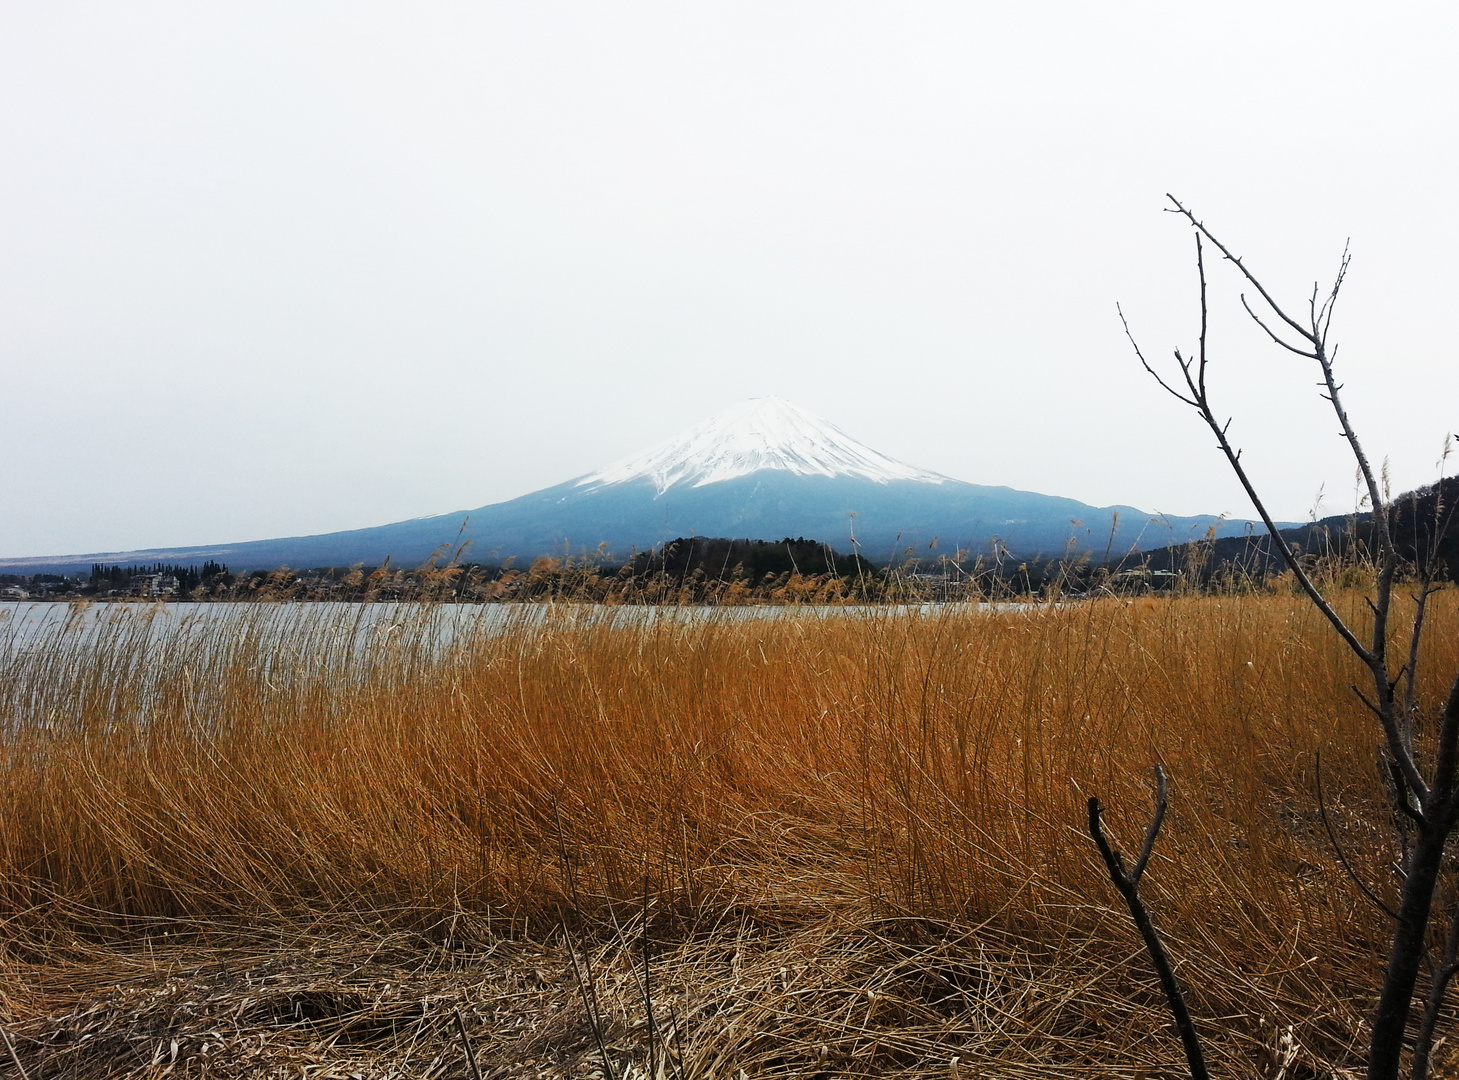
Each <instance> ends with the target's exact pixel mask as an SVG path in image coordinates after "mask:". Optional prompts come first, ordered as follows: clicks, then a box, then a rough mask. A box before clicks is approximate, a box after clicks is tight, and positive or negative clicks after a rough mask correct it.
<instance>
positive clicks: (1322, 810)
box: [1317, 750, 1398, 922]
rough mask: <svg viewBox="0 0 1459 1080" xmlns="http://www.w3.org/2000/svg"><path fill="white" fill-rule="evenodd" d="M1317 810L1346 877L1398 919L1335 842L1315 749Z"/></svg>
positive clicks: (1381, 907)
mask: <svg viewBox="0 0 1459 1080" xmlns="http://www.w3.org/2000/svg"><path fill="white" fill-rule="evenodd" d="M1317 812H1318V813H1319V814H1321V815H1322V827H1323V828H1324V829H1326V830H1327V838H1328V839H1329V840H1331V841H1332V850H1333V851H1334V852H1335V853H1336V854H1337V861H1338V862H1340V863H1342V868H1343V869H1344V870H1346V871H1347V872H1348V877H1350V878H1352V879H1353V884H1354V885H1356V886H1357V887H1358V888H1359V889H1361V890H1362V892H1363V895H1364V896H1366V897H1367V898H1368V899H1369V900H1371V901H1372V902H1373V905H1374V906H1375V907H1377V908H1379V909H1381V910H1382V912H1383V914H1385V915H1387V916H1388V917H1389V918H1390V919H1392V920H1393V921H1394V922H1397V921H1398V912H1396V911H1394V910H1393V909H1392V908H1391V907H1389V906H1388V905H1387V904H1385V903H1384V902H1383V901H1382V900H1380V899H1378V897H1377V896H1375V895H1374V894H1373V890H1371V889H1369V888H1368V886H1366V885H1364V884H1363V879H1362V878H1360V877H1358V872H1357V871H1356V870H1354V869H1353V867H1352V864H1351V863H1349V862H1348V857H1347V856H1346V855H1344V854H1343V850H1342V845H1341V844H1339V843H1338V842H1337V833H1335V832H1333V830H1332V822H1330V821H1329V820H1328V819H1327V803H1326V802H1325V801H1324V800H1323V798H1322V751H1321V750H1319V751H1317Z"/></svg>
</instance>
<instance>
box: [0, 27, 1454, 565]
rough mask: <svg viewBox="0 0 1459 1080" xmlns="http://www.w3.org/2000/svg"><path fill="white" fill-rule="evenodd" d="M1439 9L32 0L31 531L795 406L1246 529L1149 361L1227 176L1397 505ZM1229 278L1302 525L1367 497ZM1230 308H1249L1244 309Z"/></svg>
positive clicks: (1450, 265)
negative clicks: (1315, 289)
mask: <svg viewBox="0 0 1459 1080" xmlns="http://www.w3.org/2000/svg"><path fill="white" fill-rule="evenodd" d="M1456 46H1459V9H1456V8H1455V7H1454V6H1453V5H1449V4H1437V3H1435V4H1409V5H1403V6H1389V5H1376V4H1371V3H1365V4H1355V3H1323V4H1316V3H1307V4H1273V3H1249V4H1244V3H1223V4H1215V3H1206V4H1200V5H1193V4H1186V5H1173V4H1168V3H1158V4H1157V3H1142V4H1137V3H1126V4H1120V5H1095V4H1088V3H1043V4H1038V5H1022V4H1006V3H1004V4H996V5H995V4H970V3H955V4H946V5H936V4H897V5H885V4H850V3H844V2H837V3H827V4H795V3H784V2H780V0H777V2H775V3H765V4H750V3H736V4H732V5H731V4H720V5H710V4H682V3H676V4H668V3H665V4H662V5H647V4H589V3H579V4H570V5H558V4H551V3H544V2H538V0H534V2H532V3H529V4H513V5H504V4H503V5H482V4H477V3H471V4H461V5H447V4H403V3H402V4H396V5H382V4H364V3H355V2H351V3H337V4H330V3H300V2H297V0H291V2H289V3H278V4H273V5H269V4H249V5H223V4H201V3H194V2H191V0H189V2H187V3H178V4H174V5H158V4H148V3H138V2H134V3H128V4H114V3H96V4H92V5H76V4H67V3H61V2H47V3H44V4H36V3H26V2H23V0H4V2H3V3H0V556H13V555H36V554H59V553H70V552H86V551H100V550H114V549H127V548H137V547H143V546H151V545H169V544H182V543H208V542H226V541H236V540H245V539H253V538H262V537H270V536H283V535H295V534H301V533H311V532H324V531H331V530H335V529H342V528H352V527H357V526H364V525H374V524H383V523H385V522H388V521H394V520H399V519H401V518H406V517H413V516H417V515H423V514H432V513H442V512H447V511H452V510H457V509H463V508H469V507H474V506H479V505H481V504H483V503H488V502H494V501H498V500H501V499H508V498H512V497H514V496H516V495H520V494H523V493H525V492H528V491H532V490H535V489H537V488H540V487H544V486H547V485H550V484H554V483H558V482H560V481H562V480H566V479H568V478H569V477H572V476H576V475H578V474H581V473H585V472H588V471H590V470H592V469H595V468H598V467H600V466H602V465H605V464H607V463H608V462H610V461H613V460H615V459H617V458H619V457H622V456H625V455H627V454H629V453H632V452H634V451H636V450H640V449H642V448H644V447H646V446H648V445H650V444H652V443H654V442H656V441H658V440H660V439H662V438H665V437H668V436H670V435H673V434H675V433H676V432H677V431H679V430H681V429H683V428H685V427H688V426H690V425H692V424H694V423H696V422H698V421H699V420H700V419H702V418H703V417H705V416H707V415H708V414H709V413H712V412H714V411H716V410H718V409H720V408H722V407H723V406H724V405H726V404H728V403H731V402H733V401H736V400H739V399H741V398H745V397H750V396H755V395H759V394H765V393H774V394H778V395H780V396H783V397H786V398H788V399H790V400H792V401H794V402H796V403H798V404H800V405H801V406H803V407H805V408H807V409H810V410H811V411H812V412H815V413H818V414H819V415H821V416H823V417H825V418H826V419H828V420H830V421H831V422H833V423H835V424H836V425H838V426H839V427H841V428H843V429H844V430H846V431H847V432H848V433H849V434H851V435H853V436H855V437H857V438H859V439H861V440H863V441H864V442H866V443H868V444H870V445H871V446H873V447H875V448H877V449H878V450H881V451H882V452H884V453H887V454H890V455H892V456H894V457H898V458H901V459H903V460H906V461H909V462H911V463H913V464H916V465H919V466H922V467H925V468H928V469H933V470H936V471H938V472H942V473H947V474H949V475H952V476H956V477H959V478H961V479H965V480H970V481H973V482H977V483H987V484H1008V485H1012V486H1014V487H1020V488H1025V489H1030V490H1035V491H1041V492H1046V493H1050V494H1059V495H1067V496H1071V497H1074V498H1078V499H1083V500H1085V501H1087V502H1091V503H1098V504H1102V503H1111V502H1125V503H1131V504H1134V505H1136V506H1140V507H1142V508H1144V509H1148V510H1152V511H1157V510H1163V511H1167V512H1171V513H1200V512H1208V513H1219V512H1223V511H1224V512H1229V513H1232V514H1235V515H1243V516H1244V515H1246V514H1247V513H1248V512H1249V511H1248V508H1247V506H1246V504H1245V503H1244V501H1243V498H1242V496H1241V493H1240V491H1239V489H1238V488H1237V486H1236V485H1235V483H1234V481H1233V480H1231V479H1230V478H1229V477H1228V476H1227V475H1226V473H1225V471H1224V465H1223V463H1222V461H1221V460H1220V458H1219V456H1218V454H1217V453H1216V451H1215V449H1214V446H1213V440H1212V439H1211V438H1210V436H1209V433H1206V434H1202V429H1200V428H1199V427H1198V426H1197V420H1196V418H1195V416H1194V415H1193V414H1190V413H1188V411H1186V410H1183V409H1182V408H1181V407H1180V406H1178V405H1177V404H1176V403H1175V402H1173V401H1171V400H1169V399H1167V398H1164V397H1163V396H1162V394H1161V392H1160V391H1159V390H1158V389H1157V388H1156V387H1155V386H1154V385H1153V383H1151V382H1150V380H1149V379H1148V377H1147V376H1145V375H1144V374H1143V372H1141V371H1140V369H1139V367H1138V365H1137V364H1136V362H1135V360H1134V357H1133V356H1132V354H1131V352H1130V350H1129V347H1128V345H1127V344H1126V342H1125V341H1124V339H1123V337H1122V335H1121V332H1120V327H1119V322H1118V320H1117V318H1116V316H1115V302H1116V300H1118V301H1120V302H1121V303H1122V304H1123V305H1124V308H1125V311H1126V313H1127V315H1128V316H1129V317H1130V319H1131V321H1132V325H1133V326H1134V328H1135V330H1136V332H1137V334H1138V336H1139V337H1140V339H1141V343H1142V345H1143V346H1144V347H1145V350H1146V353H1147V355H1149V356H1151V357H1168V356H1169V355H1170V349H1171V348H1172V347H1173V346H1177V345H1179V346H1183V347H1188V346H1190V345H1192V344H1193V343H1194V339H1195V328H1196V324H1195V313H1196V297H1195V290H1194V273H1193V268H1192V265H1191V250H1192V246H1191V245H1192V241H1191V239H1190V235H1189V233H1190V230H1189V229H1188V228H1185V227H1182V225H1181V223H1180V222H1179V221H1178V220H1176V219H1175V218H1174V217H1173V216H1171V215H1168V214H1163V213H1162V212H1161V206H1162V201H1163V195H1164V193H1165V192H1166V191H1173V192H1176V193H1177V194H1178V195H1180V196H1181V197H1182V198H1183V199H1184V200H1186V201H1187V202H1188V203H1190V204H1191V205H1193V206H1194V207H1195V208H1196V210H1197V211H1198V212H1199V213H1200V214H1201V215H1202V216H1203V217H1204V218H1205V220H1206V221H1207V223H1208V224H1209V225H1211V226H1212V227H1213V228H1214V229H1215V230H1216V232H1217V235H1219V236H1222V237H1223V238H1224V239H1226V241H1227V243H1228V244H1230V245H1231V246H1232V247H1233V248H1234V249H1236V250H1237V251H1238V252H1239V253H1241V254H1243V255H1244V256H1245V257H1246V258H1247V261H1248V264H1249V265H1250V266H1252V267H1253V268H1254V269H1255V270H1257V271H1258V273H1260V274H1262V275H1263V276H1264V277H1265V278H1266V279H1267V281H1268V284H1269V285H1270V287H1271V288H1272V289H1273V290H1274V291H1275V292H1276V293H1277V294H1278V295H1279V296H1281V297H1285V298H1287V299H1288V300H1289V301H1290V303H1291V306H1292V307H1293V308H1294V309H1299V310H1300V309H1301V308H1302V307H1303V305H1304V304H1305V298H1306V295H1307V293H1308V292H1309V291H1310V289H1311V286H1312V282H1313V281H1314V280H1315V279H1318V278H1321V279H1322V280H1323V281H1324V282H1327V281H1328V280H1330V278H1331V275H1332V272H1333V270H1334V269H1335V267H1336V265H1337V261H1338V258H1339V255H1340V253H1341V251H1342V247H1343V243H1344V241H1345V239H1347V238H1348V237H1351V238H1352V251H1353V259H1354V261H1353V269H1352V272H1351V275H1350V277H1349V281H1348V285H1347V287H1346V290H1345V295H1344V299H1343V302H1342V305H1341V307H1340V308H1339V312H1338V318H1337V322H1336V324H1335V329H1334V336H1335V337H1336V338H1337V339H1338V340H1339V341H1340V342H1341V343H1342V348H1341V350H1340V352H1339V354H1338V362H1339V366H1340V374H1341V375H1342V377H1343V378H1344V379H1345V380H1346V383H1347V391H1346V392H1347V394H1348V404H1349V408H1350V411H1351V413H1352V414H1353V417H1354V419H1355V421H1356V423H1357V424H1358V425H1359V428H1360V431H1361V433H1363V434H1364V435H1365V436H1366V439H1367V444H1368V449H1369V452H1370V454H1371V455H1372V456H1373V457H1374V458H1375V459H1382V458H1384V457H1385V456H1386V457H1389V458H1391V462H1392V475H1393V481H1394V485H1395V490H1396V489H1398V488H1401V487H1410V486H1413V485H1415V484H1418V483H1423V482H1426V481H1428V480H1431V479H1432V478H1433V477H1434V475H1435V462H1436V459H1437V457H1438V455H1439V451H1440V448H1441V444H1442V441H1443V437H1444V434H1445V433H1446V432H1447V431H1450V430H1454V429H1456V428H1459V415H1456V412H1459V409H1456V403H1459V362H1456V361H1459V356H1456V348H1455V344H1454V338H1453V336H1452V325H1451V324H1452V322H1453V310H1454V300H1455V297H1456V296H1459V258H1456V252H1459V200H1456V197H1455V195H1454V191H1455V184H1456V180H1455V173H1456V168H1455V166H1456V164H1459V115H1456V112H1459V93H1456V91H1459V67H1456V65H1455V63H1454V56H1455V51H1456ZM1230 269H1231V268H1230V267H1224V268H1218V270H1220V271H1224V272H1217V271H1213V274H1212V277H1213V295H1212V303H1213V307H1214V309H1215V312H1216V318H1215V321H1214V323H1213V330H1212V338H1211V347H1212V353H1213V364H1214V367H1213V371H1212V375H1211V379H1212V382H1213V385H1214V388H1215V389H1214V393H1215V396H1216V399H1217V402H1218V404H1219V405H1220V406H1221V407H1223V408H1224V409H1225V410H1226V411H1228V412H1231V413H1234V414H1235V417H1236V419H1235V422H1234V424H1233V426H1232V429H1231V430H1232V432H1233V435H1234V437H1235V438H1236V440H1237V442H1238V444H1239V445H1241V446H1243V447H1244V448H1245V458H1244V460H1246V461H1249V463H1250V465H1251V467H1252V469H1253V471H1254V472H1255V473H1256V475H1257V476H1258V477H1259V479H1260V480H1261V482H1262V484H1263V485H1264V487H1265V488H1266V490H1268V491H1269V492H1270V497H1271V503H1272V505H1273V509H1274V510H1275V511H1276V512H1277V513H1278V514H1279V515H1280V516H1284V517H1287V518H1303V517H1305V516H1306V515H1307V513H1308V511H1309V510H1310V509H1311V507H1312V506H1313V502H1314V497H1315V496H1316V493H1317V492H1318V490H1319V488H1320V487H1322V486H1323V485H1325V486H1326V498H1325V502H1324V503H1323V507H1322V509H1323V510H1324V511H1325V512H1329V513H1336V512H1341V511H1343V510H1346V509H1349V508H1350V507H1351V506H1352V501H1353V497H1352V491H1353V470H1352V465H1351V460H1350V458H1348V457H1347V456H1345V450H1344V447H1343V445H1342V444H1341V442H1340V441H1339V440H1338V439H1337V437H1336V426H1335V424H1334V422H1333V421H1332V418H1331V416H1330V414H1326V413H1324V412H1323V409H1324V408H1325V407H1326V406H1325V404H1324V403H1323V402H1322V401H1320V400H1319V399H1318V398H1317V397H1316V389H1315V387H1314V386H1313V382H1314V379H1315V377H1316V374H1315V372H1314V371H1312V370H1310V369H1308V368H1307V367H1304V366H1303V362H1302V361H1299V360H1298V359H1297V358H1295V357H1292V356H1290V355H1288V354H1284V353H1281V352H1279V351H1277V350H1276V349H1275V348H1273V347H1270V346H1265V345H1263V338H1262V337H1261V335H1260V333H1259V331H1255V330H1254V329H1252V328H1251V327H1249V326H1246V325H1243V324H1242V322H1241V321H1239V319H1244V316H1242V315H1240V308H1239V306H1238V301H1237V288H1236V285H1235V282H1234V280H1233V276H1232V274H1231V273H1230V272H1229V271H1230ZM1238 317H1239V318H1238Z"/></svg>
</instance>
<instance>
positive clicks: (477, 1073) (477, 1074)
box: [456, 1009, 481, 1080]
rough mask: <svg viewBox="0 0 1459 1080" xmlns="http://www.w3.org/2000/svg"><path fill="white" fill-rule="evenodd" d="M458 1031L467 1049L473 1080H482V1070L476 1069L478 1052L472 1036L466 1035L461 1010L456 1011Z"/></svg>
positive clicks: (467, 1062) (467, 1061)
mask: <svg viewBox="0 0 1459 1080" xmlns="http://www.w3.org/2000/svg"><path fill="white" fill-rule="evenodd" d="M456 1031H457V1033H458V1034H459V1035H460V1036H461V1045H462V1046H464V1047H465V1048H466V1064H467V1065H469V1066H470V1067H471V1077H472V1080H481V1070H480V1069H478V1068H477V1067H476V1051H475V1049H473V1048H472V1046H471V1036H469V1035H467V1034H466V1021H465V1020H463V1019H461V1010H460V1009H457V1010H456Z"/></svg>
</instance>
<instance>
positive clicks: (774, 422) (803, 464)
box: [576, 397, 947, 495]
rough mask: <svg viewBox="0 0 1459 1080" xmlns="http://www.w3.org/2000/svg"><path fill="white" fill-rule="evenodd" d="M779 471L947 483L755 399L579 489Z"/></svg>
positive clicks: (791, 408)
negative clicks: (641, 481)
mask: <svg viewBox="0 0 1459 1080" xmlns="http://www.w3.org/2000/svg"><path fill="white" fill-rule="evenodd" d="M762 469H778V470H781V471H784V472H790V473H796V474H798V475H800V476H856V477H861V478H863V479H867V480H872V481H875V482H876V483H879V484H885V483H889V482H891V481H893V480H918V481H922V482H923V483H929V484H941V483H943V482H944V481H946V480H947V477H945V476H942V475H940V474H938V473H934V472H928V471H927V470H925V469H918V468H915V467H913V466H911V465H908V464H906V463H905V462H901V461H897V460H896V459H895V458H889V457H887V456H886V455H885V454H881V453H878V452H877V451H875V450H873V449H872V448H871V447H869V446H867V445H865V444H864V443H860V442H857V441H856V440H855V439H853V438H851V436H849V435H847V434H846V433H845V432H843V431H841V430H840V429H839V428H837V427H835V426H834V425H832V424H828V423H827V422H826V421H824V420H822V419H820V418H819V417H817V416H813V415H812V414H810V413H808V412H806V411H805V410H804V409H801V408H799V407H797V406H795V405H792V404H791V403H790V402H788V401H785V400H783V399H781V398H777V397H762V398H751V399H750V400H749V401H745V402H741V403H740V404H738V405H735V406H733V407H731V408H728V409H725V410H724V411H723V412H719V413H716V414H715V415H714V416H711V417H710V418H709V419H708V420H706V421H704V423H702V424H700V425H699V426H697V427H695V428H692V429H690V430H689V431H686V432H685V433H684V434H682V435H680V436H678V437H676V438H673V439H670V440H669V441H667V442H664V443H660V444H659V445H658V446H656V447H653V448H652V449H649V450H646V451H644V452H643V453H640V454H636V455H634V456H633V457H629V458H624V459H623V460H622V461H619V462H617V463H615V464H613V465H609V466H608V467H607V468H605V469H600V470H599V471H597V472H594V473H589V474H588V475H587V476H584V477H581V478H580V479H579V480H578V481H577V484H576V486H577V487H580V488H583V487H586V488H594V487H602V486H606V485H608V484H624V483H629V482H632V481H636V480H642V479H648V480H651V481H652V482H653V484H654V488H655V491H656V492H657V494H660V495H662V494H663V493H664V492H665V491H667V490H668V489H669V488H671V487H676V486H679V485H684V486H688V487H704V486H705V485H706V484H717V483H719V482H721V481H724V480H733V479H735V478H736V477H740V476H748V475H749V474H750V473H755V472H759V471H760V470H762Z"/></svg>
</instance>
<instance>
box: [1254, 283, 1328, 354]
mask: <svg viewBox="0 0 1459 1080" xmlns="http://www.w3.org/2000/svg"><path fill="white" fill-rule="evenodd" d="M1241 306H1242V307H1244V308H1245V309H1246V313H1247V314H1248V315H1250V316H1251V321H1252V322H1254V323H1256V325H1257V326H1259V327H1261V328H1262V329H1263V330H1265V331H1266V333H1267V337H1269V338H1271V339H1272V340H1273V341H1275V342H1276V343H1277V344H1278V345H1280V346H1281V347H1282V348H1284V349H1286V350H1287V351H1288V352H1294V353H1296V354H1297V355H1298V356H1305V357H1307V359H1309V360H1316V359H1317V354H1316V353H1312V352H1308V351H1307V350H1306V349H1299V348H1297V346H1295V345H1289V344H1288V343H1287V342H1285V341H1283V340H1282V339H1281V338H1279V337H1277V335H1276V332H1275V331H1273V330H1272V328H1271V327H1270V326H1268V325H1267V324H1266V323H1264V322H1262V321H1261V316H1260V315H1258V314H1257V313H1256V312H1254V311H1252V310H1251V305H1250V304H1248V303H1247V302H1246V294H1245V293H1242V294H1241Z"/></svg>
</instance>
